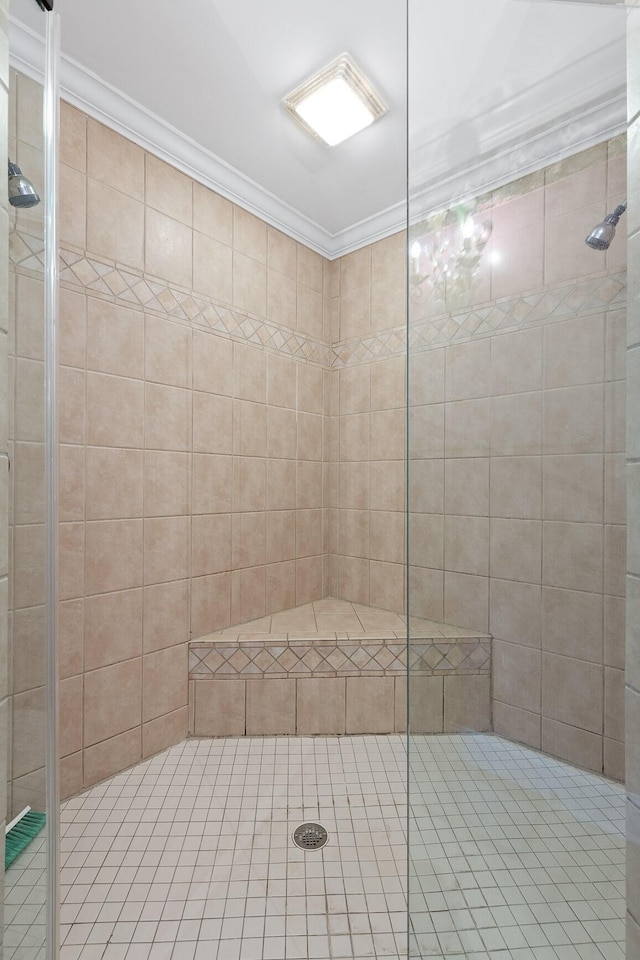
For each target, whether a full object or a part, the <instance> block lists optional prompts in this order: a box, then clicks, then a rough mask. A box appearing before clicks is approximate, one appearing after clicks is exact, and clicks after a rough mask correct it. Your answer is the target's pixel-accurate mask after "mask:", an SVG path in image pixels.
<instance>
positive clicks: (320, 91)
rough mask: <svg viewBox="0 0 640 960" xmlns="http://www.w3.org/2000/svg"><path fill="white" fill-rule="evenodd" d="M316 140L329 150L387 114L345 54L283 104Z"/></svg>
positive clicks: (306, 82)
mask: <svg viewBox="0 0 640 960" xmlns="http://www.w3.org/2000/svg"><path fill="white" fill-rule="evenodd" d="M282 102H283V104H284V106H285V107H286V109H287V110H288V111H289V113H291V114H293V116H294V117H295V118H296V120H298V122H299V123H301V124H302V126H303V127H305V129H306V130H308V131H309V133H311V134H312V135H313V136H314V137H316V139H318V140H322V142H323V143H326V144H328V145H329V146H330V147H335V146H336V144H338V143H342V141H343V140H346V139H347V137H352V136H353V134H354V133H359V132H360V130H364V128H365V127H368V126H370V124H372V123H373V122H374V120H378V119H379V118H380V117H382V116H384V114H385V113H386V112H387V107H386V105H385V103H384V101H383V100H382V99H381V98H380V97H379V96H378V94H377V93H376V91H375V90H374V88H373V86H372V85H371V83H370V82H369V80H367V78H366V77H365V75H364V74H363V73H362V71H361V70H359V69H358V67H356V65H355V63H354V62H353V60H351V58H350V57H349V56H348V55H347V54H346V53H343V54H342V55H341V56H339V57H336V59H335V60H332V62H331V63H330V64H328V65H327V66H326V67H325V68H324V69H323V70H321V71H320V72H319V73H315V74H314V75H313V76H312V77H310V78H309V79H308V80H305V82H304V83H302V84H300V86H299V87H296V89H295V90H293V91H292V92H291V93H290V94H289V95H288V96H286V97H285V98H284V100H283V101H282Z"/></svg>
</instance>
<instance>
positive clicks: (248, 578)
mask: <svg viewBox="0 0 640 960" xmlns="http://www.w3.org/2000/svg"><path fill="white" fill-rule="evenodd" d="M265 611H266V570H265V567H264V566H255V567H247V568H245V569H244V570H233V571H232V573H231V622H232V623H246V622H247V621H248V620H257V619H258V618H259V617H264V615H265Z"/></svg>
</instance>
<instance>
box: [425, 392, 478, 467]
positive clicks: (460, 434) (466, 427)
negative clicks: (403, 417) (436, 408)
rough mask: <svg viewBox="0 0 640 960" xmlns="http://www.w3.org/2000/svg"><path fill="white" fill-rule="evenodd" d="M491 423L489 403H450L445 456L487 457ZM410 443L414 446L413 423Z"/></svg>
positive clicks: (446, 415) (462, 401)
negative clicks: (412, 442) (412, 440)
mask: <svg viewBox="0 0 640 960" xmlns="http://www.w3.org/2000/svg"><path fill="white" fill-rule="evenodd" d="M489 423H490V411H489V401H488V400H486V399H483V400H461V401H459V402H456V403H448V404H447V405H446V413H445V452H446V456H447V457H486V456H488V455H489ZM409 443H410V445H411V422H410V423H409Z"/></svg>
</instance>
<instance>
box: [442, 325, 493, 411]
mask: <svg viewBox="0 0 640 960" xmlns="http://www.w3.org/2000/svg"><path fill="white" fill-rule="evenodd" d="M490 374H491V341H490V340H477V341H475V342H473V341H472V342H471V343H461V344H454V345H452V346H450V347H448V348H447V350H446V363H445V382H446V394H445V396H446V399H447V400H470V399H473V398H476V397H487V396H489V392H490V391H489V379H490Z"/></svg>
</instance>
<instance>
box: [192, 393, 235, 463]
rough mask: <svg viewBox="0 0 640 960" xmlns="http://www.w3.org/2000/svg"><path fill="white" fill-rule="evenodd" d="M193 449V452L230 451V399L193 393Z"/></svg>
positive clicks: (231, 433) (231, 428)
mask: <svg viewBox="0 0 640 960" xmlns="http://www.w3.org/2000/svg"><path fill="white" fill-rule="evenodd" d="M192 397H193V450H194V452H195V453H225V454H229V453H231V452H232V449H233V448H232V437H233V432H232V431H233V420H232V400H231V399H230V398H229V397H218V396H215V395H214V394H209V393H193V395H192Z"/></svg>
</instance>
